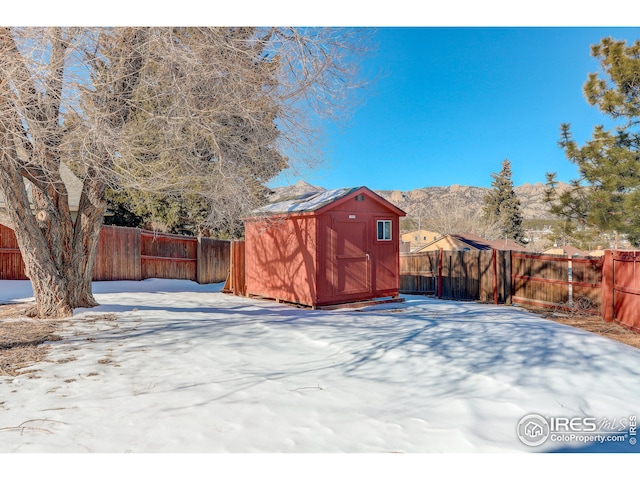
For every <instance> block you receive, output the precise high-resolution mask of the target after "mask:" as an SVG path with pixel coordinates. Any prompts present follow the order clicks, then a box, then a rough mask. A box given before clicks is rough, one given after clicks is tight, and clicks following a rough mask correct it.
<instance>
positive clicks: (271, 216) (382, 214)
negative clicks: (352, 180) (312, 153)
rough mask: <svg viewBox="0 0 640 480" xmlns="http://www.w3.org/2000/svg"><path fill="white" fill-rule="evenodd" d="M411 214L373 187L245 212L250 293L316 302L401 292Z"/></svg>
mask: <svg viewBox="0 0 640 480" xmlns="http://www.w3.org/2000/svg"><path fill="white" fill-rule="evenodd" d="M405 215H406V214H405V212H403V211H402V210H400V209H399V208H398V207H396V206H395V205H393V204H391V203H389V202H388V201H387V200H385V199H384V198H382V197H381V196H379V195H378V194H376V193H374V192H373V191H371V190H369V189H368V188H366V187H356V188H342V189H337V190H328V191H324V192H321V193H313V194H309V195H307V196H303V197H297V198H295V199H293V200H288V201H282V202H278V203H273V204H270V205H267V206H265V207H262V208H260V209H258V210H255V211H254V212H253V215H252V216H251V217H249V218H246V219H245V249H246V250H245V252H246V256H245V259H246V260H245V261H246V264H245V275H246V288H247V294H248V295H258V296H263V297H267V298H273V299H277V300H282V301H286V302H292V303H297V304H302V305H307V306H311V307H319V306H326V305H336V304H341V303H348V302H355V301H362V300H371V299H374V298H380V297H389V296H391V297H397V296H398V289H399V286H400V259H399V250H400V226H399V220H400V217H403V216H405Z"/></svg>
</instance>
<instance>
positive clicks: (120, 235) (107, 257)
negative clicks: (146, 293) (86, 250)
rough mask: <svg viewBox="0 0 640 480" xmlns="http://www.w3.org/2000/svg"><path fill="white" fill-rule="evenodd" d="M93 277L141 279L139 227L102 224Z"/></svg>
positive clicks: (99, 278)
mask: <svg viewBox="0 0 640 480" xmlns="http://www.w3.org/2000/svg"><path fill="white" fill-rule="evenodd" d="M93 279H94V280H96V281H110V280H142V269H141V262H140V230H139V229H137V228H127V227H117V226H111V225H103V227H102V229H101V230H100V239H99V240H98V247H97V249H96V257H95V260H94V269H93Z"/></svg>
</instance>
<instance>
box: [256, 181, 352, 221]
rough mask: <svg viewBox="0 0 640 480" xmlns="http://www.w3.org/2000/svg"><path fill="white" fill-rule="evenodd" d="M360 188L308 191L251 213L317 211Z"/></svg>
mask: <svg viewBox="0 0 640 480" xmlns="http://www.w3.org/2000/svg"><path fill="white" fill-rule="evenodd" d="M360 188H362V187H351V188H337V189H335V190H326V191H324V192H319V193H316V192H312V193H306V194H304V195H301V196H298V197H295V198H292V199H289V200H284V201H280V202H276V203H270V204H269V205H265V206H263V207H260V208H257V209H255V210H253V211H252V212H251V213H252V214H259V215H264V214H282V213H304V212H315V211H316V210H319V209H320V208H322V207H324V206H325V205H328V204H330V203H332V202H335V201H336V200H338V199H340V198H342V197H345V196H347V195H349V194H350V193H352V192H355V191H356V190H358V189H360Z"/></svg>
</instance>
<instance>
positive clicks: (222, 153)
mask: <svg viewBox="0 0 640 480" xmlns="http://www.w3.org/2000/svg"><path fill="white" fill-rule="evenodd" d="M361 33H364V32H360V31H357V30H356V31H352V30H329V29H311V30H304V29H303V30H300V29H292V28H286V29H285V28H261V29H256V28H138V27H136V28H134V27H129V28H111V29H109V28H2V29H0V155H1V159H0V192H1V193H2V194H3V195H4V197H5V202H6V204H7V207H8V208H7V212H6V216H7V217H8V220H9V222H10V224H11V225H10V226H11V227H12V228H13V229H14V231H15V233H16V237H17V239H18V243H19V246H20V249H21V252H22V255H23V258H24V260H25V265H26V274H27V276H28V277H29V278H30V279H31V282H32V284H33V289H34V294H35V298H36V307H35V311H34V315H37V316H39V317H64V316H69V315H71V314H72V310H73V308H75V307H80V306H92V305H95V304H96V302H95V300H94V298H93V295H92V293H91V278H92V275H93V259H94V255H95V249H96V246H97V241H98V238H99V232H100V226H101V224H102V219H103V215H104V213H105V208H106V204H105V200H104V193H105V189H106V187H107V186H114V187H118V188H132V189H137V190H140V191H146V192H160V193H163V194H166V195H182V194H184V193H185V192H189V193H192V194H193V193H195V194H198V195H201V196H202V197H203V198H205V199H207V200H208V201H209V203H210V205H211V206H212V207H213V208H212V210H211V212H212V213H211V216H210V219H209V222H210V223H211V224H216V223H223V222H232V221H235V220H236V219H237V217H238V215H239V214H240V213H242V212H244V211H247V210H249V209H251V208H254V207H255V206H256V205H258V204H260V203H261V202H262V201H263V193H264V190H263V185H264V183H265V182H266V181H268V180H270V179H271V178H273V177H274V176H275V175H277V174H278V173H279V172H280V171H281V170H282V169H283V168H286V167H288V166H292V165H294V164H295V163H296V162H298V161H314V160H317V158H318V157H317V155H316V154H315V153H314V149H313V145H314V142H313V140H314V139H315V138H316V137H317V134H318V132H319V131H318V129H317V128H315V127H316V125H315V124H314V118H315V115H317V114H323V115H326V116H329V117H333V118H337V117H339V115H340V113H341V112H343V111H345V108H344V107H349V106H351V105H352V104H351V103H350V102H348V101H346V99H347V97H346V95H347V93H348V91H349V90H350V89H351V88H352V87H353V86H354V85H355V83H354V80H357V78H358V77H357V75H356V74H355V73H356V71H355V70H354V66H355V64H356V63H355V60H354V59H356V58H358V55H357V53H358V52H359V51H360V50H361V49H363V48H366V43H362V42H361V41H360V40H362V39H363V37H359V35H360V34H361ZM354 35H355V37H354ZM363 45H365V47H363ZM61 162H65V163H67V164H69V165H70V166H71V167H72V168H73V170H74V171H75V172H76V173H77V174H78V175H79V176H80V178H81V179H82V181H83V190H82V194H81V199H80V205H79V209H78V215H77V218H76V219H75V220H73V217H72V214H71V212H70V209H69V204H68V192H67V191H66V186H65V184H64V182H63V181H62V178H61V175H60V165H61ZM25 180H26V181H27V182H25ZM29 190H30V191H31V196H30V195H29Z"/></svg>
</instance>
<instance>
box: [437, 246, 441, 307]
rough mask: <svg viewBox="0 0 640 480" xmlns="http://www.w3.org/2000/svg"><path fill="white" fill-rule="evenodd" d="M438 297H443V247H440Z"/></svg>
mask: <svg viewBox="0 0 640 480" xmlns="http://www.w3.org/2000/svg"><path fill="white" fill-rule="evenodd" d="M438 298H442V248H439V249H438Z"/></svg>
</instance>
